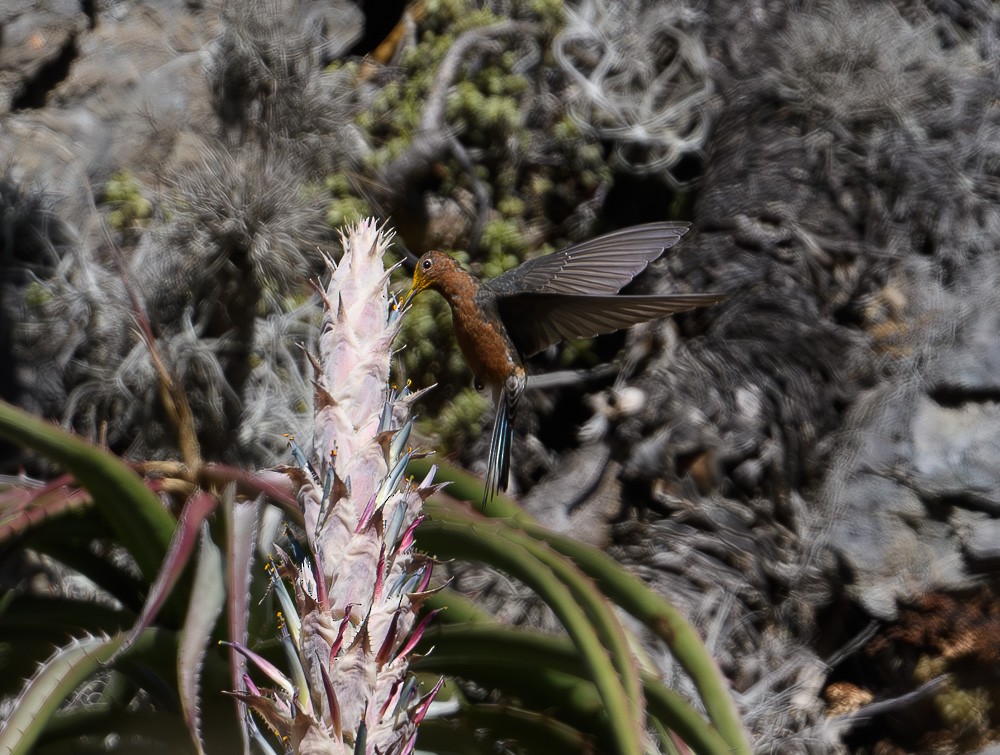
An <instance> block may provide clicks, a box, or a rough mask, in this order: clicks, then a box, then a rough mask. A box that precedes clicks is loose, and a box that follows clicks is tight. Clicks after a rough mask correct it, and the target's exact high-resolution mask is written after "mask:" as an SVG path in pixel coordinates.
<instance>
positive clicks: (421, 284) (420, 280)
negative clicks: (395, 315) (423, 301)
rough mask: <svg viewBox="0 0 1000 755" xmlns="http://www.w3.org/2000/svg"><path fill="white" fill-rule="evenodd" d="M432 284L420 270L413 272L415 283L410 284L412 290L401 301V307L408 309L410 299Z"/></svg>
mask: <svg viewBox="0 0 1000 755" xmlns="http://www.w3.org/2000/svg"><path fill="white" fill-rule="evenodd" d="M430 284H431V281H430V280H429V279H428V278H427V276H425V275H421V273H420V271H419V270H418V271H417V272H415V273H414V274H413V283H412V284H411V285H410V290H409V291H408V292H407V294H406V296H404V297H403V301H401V302H400V303H399V309H400V310H404V309H406V307H407V305H409V303H410V301H411V300H412V299H414V298H416V296H417V294H419V293H420V292H421V291H423V290H424V289H425V288H427V287H428V286H429V285H430Z"/></svg>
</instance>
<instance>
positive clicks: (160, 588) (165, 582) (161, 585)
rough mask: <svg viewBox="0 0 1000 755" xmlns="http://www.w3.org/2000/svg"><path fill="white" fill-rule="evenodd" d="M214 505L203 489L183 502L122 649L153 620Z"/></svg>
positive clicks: (210, 496)
mask: <svg viewBox="0 0 1000 755" xmlns="http://www.w3.org/2000/svg"><path fill="white" fill-rule="evenodd" d="M217 504H218V501H217V499H216V498H215V496H213V495H211V494H209V493H205V492H203V491H199V492H197V493H195V494H194V495H193V496H191V497H190V498H189V499H188V500H187V503H185V504H184V510H183V511H181V516H180V519H178V521H177V528H176V530H175V531H174V536H173V538H172V539H171V541H170V548H169V550H168V551H167V555H166V556H165V557H164V559H163V566H162V567H161V568H160V572H159V574H157V575H156V580H155V581H154V582H153V586H152V587H151V588H150V590H149V596H148V597H147V598H146V605H144V606H143V609H142V614H141V615H140V616H139V620H138V621H136V623H135V626H134V627H133V628H132V631H131V632H129V635H128V640H127V641H126V643H125V646H124V648H127V647H129V646H130V645H131V644H132V643H133V642H135V639H136V638H137V637H138V636H139V635H140V634H141V633H142V632H143V631H144V630H145V629H147V628H148V627H149V626H150V625H151V624H152V623H153V619H155V618H156V615H157V614H158V613H159V611H160V608H162V607H163V604H164V603H165V602H166V600H167V597H168V596H169V595H170V590H171V589H172V588H173V586H174V585H175V584H177V580H178V579H180V576H181V573H182V572H183V571H184V567H185V566H187V562H188V559H189V558H190V557H191V553H192V551H193V550H194V545H195V541H196V540H197V538H198V533H199V531H200V530H201V525H202V523H203V522H204V521H205V520H206V519H207V518H208V515H209V514H211V513H212V511H214V510H215V507H216V505H217ZM124 648H123V650H124Z"/></svg>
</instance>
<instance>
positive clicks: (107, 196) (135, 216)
mask: <svg viewBox="0 0 1000 755" xmlns="http://www.w3.org/2000/svg"><path fill="white" fill-rule="evenodd" d="M104 201H105V202H106V203H107V204H108V205H109V206H110V208H111V209H110V210H109V211H108V225H109V226H111V227H112V228H114V229H115V230H116V231H127V230H134V229H136V228H141V227H142V226H144V225H145V221H147V220H148V219H149V218H150V217H151V216H152V214H153V203H152V202H150V201H149V200H148V199H146V197H144V196H143V194H142V186H141V184H140V183H139V180H138V179H137V178H136V177H135V176H134V175H132V174H131V173H129V172H128V171H127V170H125V171H119V172H118V173H115V174H114V175H113V176H111V178H109V179H108V182H107V184H105V186H104Z"/></svg>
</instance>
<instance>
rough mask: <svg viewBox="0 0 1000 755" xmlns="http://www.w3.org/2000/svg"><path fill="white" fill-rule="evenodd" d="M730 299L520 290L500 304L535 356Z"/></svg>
mask: <svg viewBox="0 0 1000 755" xmlns="http://www.w3.org/2000/svg"><path fill="white" fill-rule="evenodd" d="M725 298H727V295H726V294H668V295H664V296H656V295H652V296H622V295H617V296H616V295H604V296H586V295H584V296H579V295H573V294H517V295H515V296H502V297H499V298H498V300H497V307H498V308H499V312H500V318H501V319H502V320H503V323H504V325H505V326H506V327H507V332H508V333H509V334H510V337H511V340H513V342H514V345H515V346H516V347H517V348H518V350H519V351H520V352H521V353H522V354H523V355H524V356H531V355H532V354H537V353H538V352H539V351H541V350H542V349H545V348H546V347H548V346H550V345H552V344H554V343H558V342H559V341H562V340H565V339H567V338H589V337H590V336H596V335H600V334H602V333H611V332H613V331H616V330H621V329H622V328H627V327H629V326H631V325H635V324H636V323H640V322H646V321H648V320H655V319H656V318H657V317H663V316H665V315H672V314H674V313H675V312H684V311H686V310H689V309H695V308H696V307H707V306H709V305H711V304H716V303H718V302H720V301H722V300H724V299H725Z"/></svg>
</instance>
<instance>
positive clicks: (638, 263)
mask: <svg viewBox="0 0 1000 755" xmlns="http://www.w3.org/2000/svg"><path fill="white" fill-rule="evenodd" d="M688 225H689V224H688V223H648V224H647V225H636V226H632V227H631V228H623V229H622V230H620V231H615V232H614V233H608V234H605V235H604V236H598V237H597V238H596V239H592V240H590V241H584V242H583V243H580V244H576V245H575V246H571V247H569V248H568V249H563V250H562V251H560V252H553V253H552V254H547V255H545V256H544V257H538V258H537V259H533V260H528V261H527V262H525V263H522V264H520V265H518V266H517V267H515V268H514V269H513V270H508V271H507V272H506V273H503V274H502V275H498V276H497V277H496V278H493V279H491V280H489V281H487V282H486V283H485V284H484V285H485V286H487V287H488V288H491V289H493V290H494V291H496V292H497V294H499V295H501V296H504V295H513V294H519V293H527V292H532V293H548V294H616V293H618V292H619V291H620V290H621V288H622V286H624V285H625V284H626V283H628V282H629V281H631V280H632V279H633V278H634V277H635V276H637V275H638V274H639V273H641V272H642V271H643V270H645V269H646V266H647V265H648V264H649V263H650V262H652V261H653V260H655V259H656V258H657V257H659V256H660V255H661V254H663V251H664V250H665V249H669V248H670V247H672V246H673V245H674V244H676V243H677V242H678V241H680V238H681V236H683V235H684V234H685V233H687V230H688Z"/></svg>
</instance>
